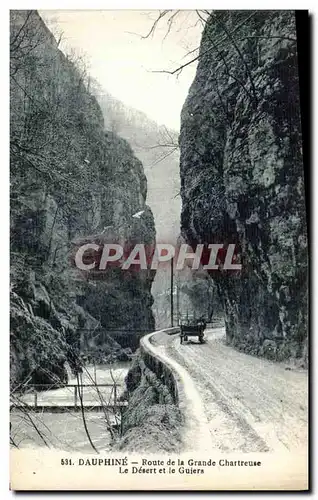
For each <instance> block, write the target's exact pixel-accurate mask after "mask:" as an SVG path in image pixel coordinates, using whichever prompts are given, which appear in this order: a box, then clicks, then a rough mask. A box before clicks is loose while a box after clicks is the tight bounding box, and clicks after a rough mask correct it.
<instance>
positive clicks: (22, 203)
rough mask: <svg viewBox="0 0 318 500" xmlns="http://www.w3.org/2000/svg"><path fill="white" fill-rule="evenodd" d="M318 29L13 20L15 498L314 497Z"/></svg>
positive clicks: (223, 14) (268, 21) (102, 15)
mask: <svg viewBox="0 0 318 500" xmlns="http://www.w3.org/2000/svg"><path fill="white" fill-rule="evenodd" d="M306 16H307V13H306V12H305V11H302V12H295V11H291V10H290V11H289V10H284V11H281V10H276V11H274V10H267V11H262V10H233V11H232V10H161V11H158V10H148V11H145V10H144V11H143V10H118V11H114V10H54V11H51V10H39V11H36V10H11V12H10V181H11V187H10V196H11V201H10V203H11V207H10V215H11V217H10V235H11V247H10V253H11V266H10V267H11V279H10V312H11V322H10V488H11V489H12V490H212V491H213V490H232V491H233V490H234V491H236V490H253V491H256V490H290V491H291V490H298V491H301V490H307V489H308V484H309V483H308V467H309V466H308V435H307V433H308V267H307V266H308V245H307V223H306V221H307V214H306V196H305V187H306V179H307V177H306V175H308V172H307V171H306V168H307V167H308V166H307V167H306V165H305V163H304V147H303V141H304V139H305V137H304V134H305V133H304V130H303V127H302V117H303V115H302V113H303V111H304V110H303V109H302V105H301V103H302V100H301V86H300V74H301V72H300V71H299V68H300V63H301V62H302V61H301V53H302V52H301V46H302V45H301V44H302V43H303V42H304V40H302V39H301V38H302V37H301V36H300V33H304V29H303V28H302V31H301V30H300V25H301V24H302V27H303V23H304V22H305V23H306V19H307V17H306ZM307 22H308V21H307ZM305 30H306V28H305ZM303 68H304V66H303ZM305 70H306V68H305Z"/></svg>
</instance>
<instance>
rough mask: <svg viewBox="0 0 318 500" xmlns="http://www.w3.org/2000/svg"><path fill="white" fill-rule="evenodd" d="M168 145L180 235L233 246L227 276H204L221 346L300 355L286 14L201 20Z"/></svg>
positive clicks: (301, 208)
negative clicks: (174, 143) (173, 153)
mask: <svg viewBox="0 0 318 500" xmlns="http://www.w3.org/2000/svg"><path fill="white" fill-rule="evenodd" d="M180 147H181V160H180V169H181V196H182V203H183V206H182V216H181V226H182V233H183V236H184V237H185V238H186V240H187V241H188V242H189V243H190V244H192V245H193V246H195V245H196V244H197V243H223V244H227V243H235V244H236V245H237V249H238V253H239V258H240V261H241V263H242V272H241V273H240V274H239V275H236V276H235V275H230V274H229V272H227V273H225V272H224V271H223V272H220V273H218V274H217V275H216V274H215V275H214V277H215V280H216V282H217V286H218V290H219V293H220V296H221V299H222V302H223V307H224V312H225V322H226V334H227V339H228V341H229V342H231V343H233V344H234V345H235V346H237V347H238V348H240V349H243V350H246V351H248V352H251V353H253V354H259V355H265V356H269V357H271V358H273V359H285V358H289V357H299V356H301V355H302V352H303V348H304V345H305V342H306V337H307V239H306V214H305V203H304V180H303V162H302V149H301V148H302V143H301V128H300V105H299V88H298V73H297V51H296V31H295V18H294V13H293V12H288V11H266V12H265V11H264V12H261V11H258V12H257V11H254V12H247V11H232V12H229V11H215V12H213V14H212V15H211V16H210V18H209V19H208V22H207V23H206V26H205V30H204V32H203V37H202V42H201V47H200V58H199V63H198V68H197V73H196V77H195V80H194V82H193V84H192V86H191V88H190V91H189V95H188V98H187V100H186V102H185V104H184V107H183V110H182V126H181V135H180Z"/></svg>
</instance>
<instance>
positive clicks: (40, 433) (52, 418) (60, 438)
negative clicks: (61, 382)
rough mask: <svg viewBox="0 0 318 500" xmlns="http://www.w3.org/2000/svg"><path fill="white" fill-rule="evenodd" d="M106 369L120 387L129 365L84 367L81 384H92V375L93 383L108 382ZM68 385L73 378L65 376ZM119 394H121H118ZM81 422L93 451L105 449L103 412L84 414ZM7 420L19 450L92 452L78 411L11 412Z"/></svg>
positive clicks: (107, 441)
mask: <svg viewBox="0 0 318 500" xmlns="http://www.w3.org/2000/svg"><path fill="white" fill-rule="evenodd" d="M110 367H111V368H112V376H113V378H114V380H115V381H116V382H117V383H118V384H120V385H122V386H123V388H124V378H125V376H126V374H127V372H128V370H129V367H130V363H129V362H121V363H120V362H118V363H113V364H112V365H111V366H110V365H98V366H96V367H94V366H87V367H86V368H85V369H84V372H83V375H82V383H83V384H89V383H92V379H93V380H95V376H96V382H97V384H106V383H112V376H111V373H110ZM69 383H70V384H76V378H75V377H73V376H72V377H69ZM61 391H62V392H61ZM63 391H64V392H65V389H64V388H62V389H57V390H55V391H50V392H55V393H56V394H57V395H60V394H61V395H62V396H63ZM87 391H88V392H89V391H96V389H94V388H89V389H87ZM59 393H60V394H59ZM120 394H121V392H119V394H118V395H120ZM39 395H41V393H39ZM110 418H111V420H113V421H114V422H115V419H114V416H112V415H110ZM85 419H86V423H87V427H88V431H89V434H90V437H91V439H92V441H93V443H94V446H95V447H96V449H97V450H98V451H105V450H106V451H107V450H109V449H110V443H111V436H110V433H109V431H108V429H107V425H106V422H105V415H104V413H103V412H85ZM10 421H11V438H12V439H13V441H14V443H15V445H16V446H18V447H19V448H39V447H49V448H55V449H56V448H57V449H60V450H65V451H70V452H71V451H81V452H82V451H85V452H93V449H92V447H91V445H90V443H89V440H88V438H87V435H86V432H85V428H84V425H83V418H82V413H81V412H70V411H69V412H64V413H47V412H45V413H35V412H28V413H26V412H22V411H15V412H12V413H11V415H10ZM11 444H12V443H11Z"/></svg>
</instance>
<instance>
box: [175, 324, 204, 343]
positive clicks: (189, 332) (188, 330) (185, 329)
mask: <svg viewBox="0 0 318 500" xmlns="http://www.w3.org/2000/svg"><path fill="white" fill-rule="evenodd" d="M179 326H180V343H181V344H183V342H184V341H187V340H188V338H189V337H198V338H199V342H200V343H201V344H203V342H204V330H205V328H206V321H205V320H204V319H196V318H188V317H187V318H183V319H181V320H180V322H179Z"/></svg>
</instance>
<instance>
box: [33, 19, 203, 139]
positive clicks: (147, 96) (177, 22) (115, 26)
mask: <svg viewBox="0 0 318 500" xmlns="http://www.w3.org/2000/svg"><path fill="white" fill-rule="evenodd" d="M39 13H40V15H41V16H42V18H43V19H44V21H45V22H46V23H47V25H48V26H49V28H50V29H51V31H53V33H54V34H55V35H56V34H59V33H60V32H63V39H62V43H61V46H60V47H61V48H62V50H64V52H70V50H71V49H74V50H75V52H76V54H78V55H82V56H84V59H85V62H86V64H87V66H88V71H89V73H90V74H91V76H92V77H94V78H96V80H98V82H99V83H100V84H101V86H102V87H103V88H105V90H107V91H108V92H109V93H110V94H112V95H113V96H114V97H116V98H118V99H120V100H121V101H123V102H124V103H125V104H127V105H129V106H132V107H134V108H136V109H139V110H141V111H143V112H145V113H146V114H147V115H148V116H149V117H150V118H152V119H154V120H155V121H157V122H158V123H159V124H165V125H167V126H168V127H171V128H174V129H176V130H179V127H180V112H181V108H182V105H183V103H184V101H185V98H186V96H187V93H188V89H189V86H190V85H191V83H192V81H193V78H194V75H195V69H196V63H193V64H192V65H190V66H188V67H186V68H184V69H183V71H182V72H181V74H180V75H179V77H178V78H177V77H176V76H175V75H168V74H164V73H153V72H152V71H153V70H169V71H171V70H174V69H176V68H178V67H179V66H180V65H182V64H184V63H186V62H187V61H189V60H191V59H192V58H193V57H195V56H196V55H197V52H195V53H194V54H191V55H188V56H187V53H188V52H189V51H190V50H193V49H195V48H196V47H198V46H199V44H200V38H201V32H202V23H201V22H200V21H199V18H198V16H197V14H196V12H195V11H191V10H188V11H181V12H179V13H178V15H177V16H176V17H175V18H174V21H173V24H172V26H171V31H170V33H169V34H168V35H167V36H166V37H165V35H166V34H167V30H168V18H169V17H170V16H171V15H172V14H173V11H172V12H171V13H169V14H168V15H167V16H168V17H166V18H163V19H162V20H161V22H160V24H158V27H157V29H156V31H155V33H154V35H153V36H151V37H149V38H147V39H142V38H141V37H140V36H139V35H145V34H147V33H148V32H149V31H150V29H151V26H152V24H153V21H154V20H155V19H156V18H157V16H158V13H159V11H155V10H153V11H138V10H120V11H110V10H55V11H52V10H51V11H50V10H40V11H39ZM133 33H136V34H133Z"/></svg>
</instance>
